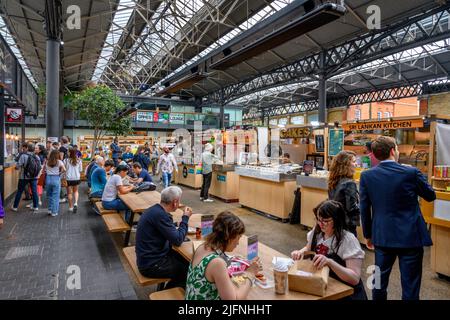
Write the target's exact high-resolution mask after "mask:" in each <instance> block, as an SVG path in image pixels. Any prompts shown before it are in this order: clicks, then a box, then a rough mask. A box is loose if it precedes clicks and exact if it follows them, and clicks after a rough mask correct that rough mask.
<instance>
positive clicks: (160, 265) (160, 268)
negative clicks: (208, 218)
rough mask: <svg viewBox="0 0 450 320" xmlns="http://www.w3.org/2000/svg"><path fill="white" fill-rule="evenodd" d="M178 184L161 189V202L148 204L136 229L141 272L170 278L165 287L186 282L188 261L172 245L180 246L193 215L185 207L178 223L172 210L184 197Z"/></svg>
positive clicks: (172, 286) (174, 209)
mask: <svg viewBox="0 0 450 320" xmlns="http://www.w3.org/2000/svg"><path fill="white" fill-rule="evenodd" d="M181 194H182V191H181V189H180V188H179V187H175V186H172V187H167V188H165V189H164V190H163V191H162V192H161V203H159V204H155V205H154V206H152V207H150V208H148V209H147V210H146V211H144V213H143V214H142V216H141V218H140V219H139V223H138V226H137V231H136V256H137V266H138V268H139V271H140V273H141V274H142V275H143V276H145V277H148V278H170V279H171V280H170V282H169V283H167V285H166V287H165V288H166V289H168V288H174V287H182V288H184V287H185V286H186V276H187V271H188V267H189V263H188V262H187V261H186V260H185V259H184V258H183V257H182V256H181V255H179V254H178V253H177V252H175V251H174V250H173V249H172V246H173V245H174V246H180V245H181V244H182V243H183V241H184V239H185V237H186V234H187V232H188V221H189V217H190V216H191V215H192V211H191V209H190V208H188V207H186V208H185V209H184V213H183V216H182V219H181V222H180V225H179V227H178V228H177V227H175V225H174V222H173V218H172V215H171V214H170V212H175V211H176V210H177V209H178V207H179V204H180V201H181Z"/></svg>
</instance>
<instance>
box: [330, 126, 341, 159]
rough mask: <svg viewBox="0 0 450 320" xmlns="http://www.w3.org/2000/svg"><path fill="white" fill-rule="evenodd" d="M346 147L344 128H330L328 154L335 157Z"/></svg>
mask: <svg viewBox="0 0 450 320" xmlns="http://www.w3.org/2000/svg"><path fill="white" fill-rule="evenodd" d="M343 148H344V130H342V129H330V131H329V136H328V155H329V156H330V157H334V156H335V155H337V154H338V153H339V152H341V151H342V149H343Z"/></svg>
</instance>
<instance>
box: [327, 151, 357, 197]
mask: <svg viewBox="0 0 450 320" xmlns="http://www.w3.org/2000/svg"><path fill="white" fill-rule="evenodd" d="M353 157H356V153H354V152H353V151H345V150H344V151H341V152H339V153H338V154H337V155H336V156H335V157H334V158H333V161H331V165H330V176H329V177H328V190H334V189H335V188H336V186H337V184H338V183H339V181H340V180H341V179H344V178H352V177H353V170H352V166H351V162H352V158H353Z"/></svg>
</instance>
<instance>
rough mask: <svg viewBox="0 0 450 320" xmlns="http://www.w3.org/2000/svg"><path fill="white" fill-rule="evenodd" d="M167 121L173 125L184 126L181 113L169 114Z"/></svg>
mask: <svg viewBox="0 0 450 320" xmlns="http://www.w3.org/2000/svg"><path fill="white" fill-rule="evenodd" d="M169 120H170V123H173V124H184V115H183V114H182V113H171V114H170V118H169Z"/></svg>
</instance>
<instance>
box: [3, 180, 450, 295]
mask: <svg viewBox="0 0 450 320" xmlns="http://www.w3.org/2000/svg"><path fill="white" fill-rule="evenodd" d="M84 190H85V187H84V186H83V187H82V188H81V192H80V201H79V210H78V213H76V214H73V213H69V212H68V211H67V208H68V205H67V203H65V204H62V205H61V215H60V216H59V217H56V218H51V217H49V216H47V214H46V210H45V209H42V210H40V211H39V212H38V213H31V212H30V211H29V210H26V209H24V208H22V209H21V210H20V211H19V212H17V213H14V212H11V210H9V209H8V210H7V217H6V219H5V226H4V227H3V229H0V261H1V268H0V299H136V298H138V299H148V295H149V293H151V292H153V291H154V290H155V289H156V288H155V286H151V287H146V288H142V287H139V286H138V285H137V284H136V283H135V281H134V279H133V276H132V273H131V272H130V269H129V267H128V265H127V263H126V262H125V261H124V259H123V256H122V253H121V248H122V244H123V235H122V234H110V233H108V232H107V231H106V228H105V226H104V223H103V220H102V219H101V217H100V216H97V215H96V214H95V213H93V211H92V210H91V208H90V204H89V202H88V201H87V196H86V194H85V192H84ZM183 190H184V194H183V199H182V202H183V203H185V204H187V205H189V206H191V207H192V208H193V210H194V212H195V213H210V214H218V213H219V212H221V211H223V210H232V211H233V212H234V213H236V214H237V215H239V216H240V217H241V219H242V220H243V221H244V223H245V226H246V233H247V234H248V235H249V234H255V233H256V234H258V238H259V240H260V241H261V242H263V243H265V244H267V245H269V246H271V247H273V248H274V249H276V250H278V251H280V252H282V253H284V254H287V255H288V254H290V252H291V251H292V250H294V249H298V248H301V247H302V246H303V245H304V244H305V241H306V232H307V231H306V230H304V229H303V228H302V227H301V226H300V225H290V224H287V223H281V222H279V221H276V220H271V219H269V218H267V217H264V216H261V215H258V214H256V213H254V212H251V211H249V210H247V209H243V208H241V207H240V206H239V205H238V204H237V203H232V204H227V203H224V202H222V201H220V200H215V201H214V202H213V203H208V204H205V203H202V202H200V201H199V191H196V190H192V189H189V188H183ZM133 243H134V234H132V237H131V244H133ZM373 262H374V256H373V253H372V252H370V251H367V250H366V259H365V262H364V268H363V274H362V276H363V280H364V282H365V280H366V278H367V274H366V273H365V270H367V267H368V266H369V265H371V264H373ZM71 266H72V267H71ZM74 266H75V267H74ZM77 267H79V271H80V272H79V274H80V275H81V278H80V280H81V281H80V284H81V288H80V289H77V288H73V287H74V286H76V284H77V282H76V281H74V275H76V274H77V272H76V269H77ZM71 268H72V269H71ZM74 269H75V273H74V271H73V270H74ZM367 293H368V295H369V297H370V292H367ZM388 297H389V299H400V298H401V287H400V274H399V271H398V264H396V265H395V267H394V268H393V271H392V275H391V281H390V286H389V295H388ZM421 298H422V299H450V282H448V281H446V280H441V279H439V278H438V277H437V276H436V274H434V273H433V272H432V271H431V269H430V250H429V249H426V250H425V257H424V271H423V280H422V291H421Z"/></svg>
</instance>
